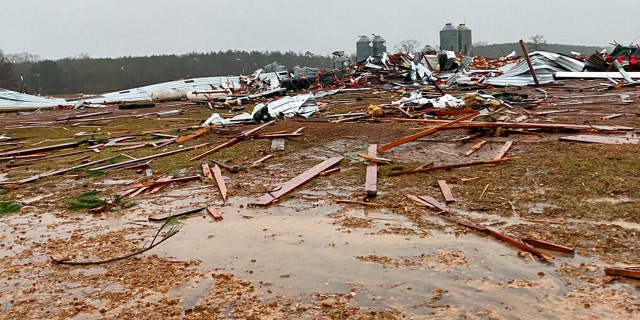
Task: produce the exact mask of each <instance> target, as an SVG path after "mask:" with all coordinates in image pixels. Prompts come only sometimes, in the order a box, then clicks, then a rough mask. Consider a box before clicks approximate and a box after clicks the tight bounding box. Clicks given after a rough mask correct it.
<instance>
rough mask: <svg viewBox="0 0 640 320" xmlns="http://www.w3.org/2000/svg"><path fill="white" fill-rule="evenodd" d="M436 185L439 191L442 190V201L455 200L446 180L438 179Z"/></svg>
mask: <svg viewBox="0 0 640 320" xmlns="http://www.w3.org/2000/svg"><path fill="white" fill-rule="evenodd" d="M438 186H439V187H440V191H441V192H442V196H443V197H444V201H446V202H455V201H456V198H455V197H454V196H453V194H452V193H451V188H450V187H449V185H448V184H447V180H438Z"/></svg>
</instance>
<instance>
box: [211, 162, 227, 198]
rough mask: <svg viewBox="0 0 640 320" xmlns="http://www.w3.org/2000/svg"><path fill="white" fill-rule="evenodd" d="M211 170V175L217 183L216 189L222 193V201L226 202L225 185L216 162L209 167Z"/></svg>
mask: <svg viewBox="0 0 640 320" xmlns="http://www.w3.org/2000/svg"><path fill="white" fill-rule="evenodd" d="M211 172H213V177H214V178H215V179H216V183H217V184H218V189H219V190H220V194H221V195H222V202H227V185H226V184H225V183H224V178H223V177H222V172H221V171H220V167H218V165H217V164H216V165H215V166H213V169H211Z"/></svg>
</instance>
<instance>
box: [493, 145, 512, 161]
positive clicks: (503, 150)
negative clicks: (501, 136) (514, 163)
mask: <svg viewBox="0 0 640 320" xmlns="http://www.w3.org/2000/svg"><path fill="white" fill-rule="evenodd" d="M512 144H513V141H507V142H505V143H504V145H503V146H502V148H500V150H498V153H497V154H496V156H495V157H493V160H500V159H502V157H504V155H505V154H506V153H507V151H509V149H510V148H511V145H512Z"/></svg>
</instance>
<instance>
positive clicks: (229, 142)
mask: <svg viewBox="0 0 640 320" xmlns="http://www.w3.org/2000/svg"><path fill="white" fill-rule="evenodd" d="M238 141H240V138H231V139H229V141H227V142H225V143H223V144H221V145H218V146H215V147H213V149H209V150H207V151H205V152H203V153H201V154H199V155H197V156H195V157H193V158H191V159H189V161H196V160H200V159H202V158H204V157H206V156H208V155H210V154H212V153H214V152H216V151H220V150H222V149H224V148H226V147H230V146H232V145H234V144H236V143H238Z"/></svg>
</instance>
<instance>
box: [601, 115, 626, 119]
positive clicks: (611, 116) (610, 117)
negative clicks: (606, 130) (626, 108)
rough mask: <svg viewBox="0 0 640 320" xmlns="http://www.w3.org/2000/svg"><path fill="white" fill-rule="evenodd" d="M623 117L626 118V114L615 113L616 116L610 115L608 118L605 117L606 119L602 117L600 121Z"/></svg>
mask: <svg viewBox="0 0 640 320" xmlns="http://www.w3.org/2000/svg"><path fill="white" fill-rule="evenodd" d="M622 116H624V113H615V114H611V115H608V116H604V117H602V118H600V119H602V120H611V119H613V118H617V117H622Z"/></svg>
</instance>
